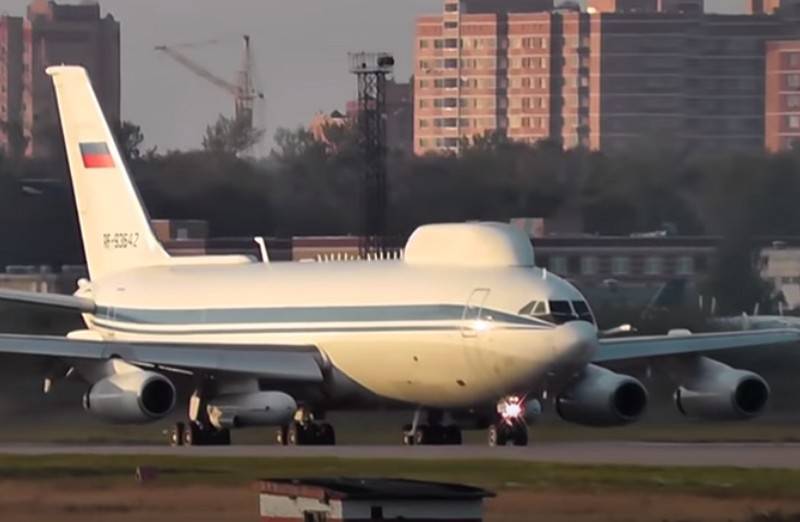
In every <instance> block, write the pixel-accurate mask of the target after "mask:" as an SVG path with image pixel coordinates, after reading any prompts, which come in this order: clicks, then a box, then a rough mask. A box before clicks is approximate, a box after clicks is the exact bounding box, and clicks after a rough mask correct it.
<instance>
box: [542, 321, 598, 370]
mask: <svg viewBox="0 0 800 522" xmlns="http://www.w3.org/2000/svg"><path fill="white" fill-rule="evenodd" d="M555 333H556V335H555V342H554V345H553V351H554V352H555V355H556V357H557V358H558V359H561V360H564V361H569V362H583V363H588V362H590V361H591V360H592V358H594V354H595V352H597V330H596V329H595V327H594V325H593V324H591V323H587V322H586V321H571V322H569V323H566V324H562V325H560V326H558V327H557V328H556V332H555Z"/></svg>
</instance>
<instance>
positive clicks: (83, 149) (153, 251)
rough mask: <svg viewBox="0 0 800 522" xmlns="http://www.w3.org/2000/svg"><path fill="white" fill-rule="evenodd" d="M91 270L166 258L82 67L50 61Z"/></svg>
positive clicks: (95, 273) (96, 274) (97, 273)
mask: <svg viewBox="0 0 800 522" xmlns="http://www.w3.org/2000/svg"><path fill="white" fill-rule="evenodd" d="M47 74H48V75H50V76H51V77H52V79H53V85H54V86H55V90H56V99H57V101H58V112H59V115H60V117H61V127H62V129H63V132H64V144H65V147H66V152H67V160H68V161H69V169H70V173H71V176H72V187H73V191H74V193H75V203H76V206H77V210H78V219H79V222H80V227H81V235H82V237H83V248H84V251H85V253H86V263H87V265H88V268H89V276H90V277H91V278H92V279H98V278H102V277H104V276H106V275H108V274H111V273H115V272H122V271H124V270H128V269H131V268H136V267H140V266H153V265H162V264H168V263H169V259H170V258H169V255H168V254H167V253H166V251H165V250H164V248H163V247H162V245H161V243H159V241H158V239H156V237H155V234H154V233H153V229H152V227H151V226H150V219H149V217H148V215H147V211H146V210H145V208H144V206H143V205H142V202H141V199H140V197H139V194H138V192H137V191H136V187H135V186H134V185H133V181H132V180H131V177H130V175H129V173H128V170H127V167H126V166H125V163H124V161H123V159H122V156H121V155H120V152H119V148H118V147H117V144H116V141H115V140H114V137H113V135H112V133H111V130H110V129H109V127H108V123H107V122H106V120H105V117H104V116H103V111H102V109H101V108H100V104H99V103H98V101H97V97H96V96H95V93H94V90H93V89H92V84H91V81H90V80H89V75H88V74H87V73H86V70H85V69H84V68H83V67H76V66H63V65H62V66H56V67H49V68H48V69H47Z"/></svg>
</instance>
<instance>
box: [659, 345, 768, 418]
mask: <svg viewBox="0 0 800 522" xmlns="http://www.w3.org/2000/svg"><path fill="white" fill-rule="evenodd" d="M687 364H690V366H689V367H688V368H685V369H684V375H683V376H681V375H680V374H679V377H681V378H679V381H681V386H679V387H678V389H677V390H676V391H675V405H676V406H677V407H678V410H679V411H680V412H681V413H682V414H683V415H685V416H687V417H697V418H701V419H718V420H737V419H750V418H753V417H756V416H757V415H759V414H760V413H762V412H763V411H764V408H765V407H766V405H767V401H768V400H769V394H770V389H769V385H768V384H767V382H766V381H765V380H764V379H763V378H762V377H761V376H760V375H758V374H755V373H753V372H748V371H745V370H737V369H735V368H731V367H730V366H728V365H726V364H723V363H721V362H719V361H715V360H713V359H709V358H708V357H700V358H698V359H695V360H693V361H691V363H687Z"/></svg>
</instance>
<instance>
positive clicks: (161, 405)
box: [83, 369, 175, 424]
mask: <svg viewBox="0 0 800 522" xmlns="http://www.w3.org/2000/svg"><path fill="white" fill-rule="evenodd" d="M83 407H84V409H85V410H86V411H88V412H90V413H93V414H94V415H97V416H98V417H100V418H102V419H104V420H107V421H111V422H118V423H124V424H137V423H145V422H152V421H156V420H159V419H161V418H163V417H165V416H166V415H168V414H169V413H170V412H171V411H172V409H173V408H174V407H175V386H174V385H173V384H172V382H170V380H169V379H167V378H166V377H164V376H163V375H161V374H159V373H155V372H149V371H144V370H139V369H135V370H132V371H128V372H124V373H116V374H114V375H111V376H110V377H106V378H105V379H102V380H99V381H97V382H96V383H94V384H93V385H92V386H91V387H90V388H89V390H88V391H87V392H86V394H85V395H84V396H83Z"/></svg>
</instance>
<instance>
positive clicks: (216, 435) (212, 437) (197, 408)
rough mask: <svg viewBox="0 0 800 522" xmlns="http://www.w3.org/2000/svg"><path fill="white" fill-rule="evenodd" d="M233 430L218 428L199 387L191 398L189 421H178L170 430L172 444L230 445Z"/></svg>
mask: <svg viewBox="0 0 800 522" xmlns="http://www.w3.org/2000/svg"><path fill="white" fill-rule="evenodd" d="M230 443H231V432H230V430H227V429H217V428H216V427H214V426H213V425H212V424H211V422H210V421H209V419H208V412H207V411H206V401H205V398H204V394H203V393H202V389H201V388H200V387H198V388H197V389H196V390H195V392H194V393H193V394H192V397H191V398H190V399H189V422H187V423H183V422H178V423H177V424H175V427H174V428H173V429H172V430H170V432H169V444H170V446H229V445H230Z"/></svg>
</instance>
